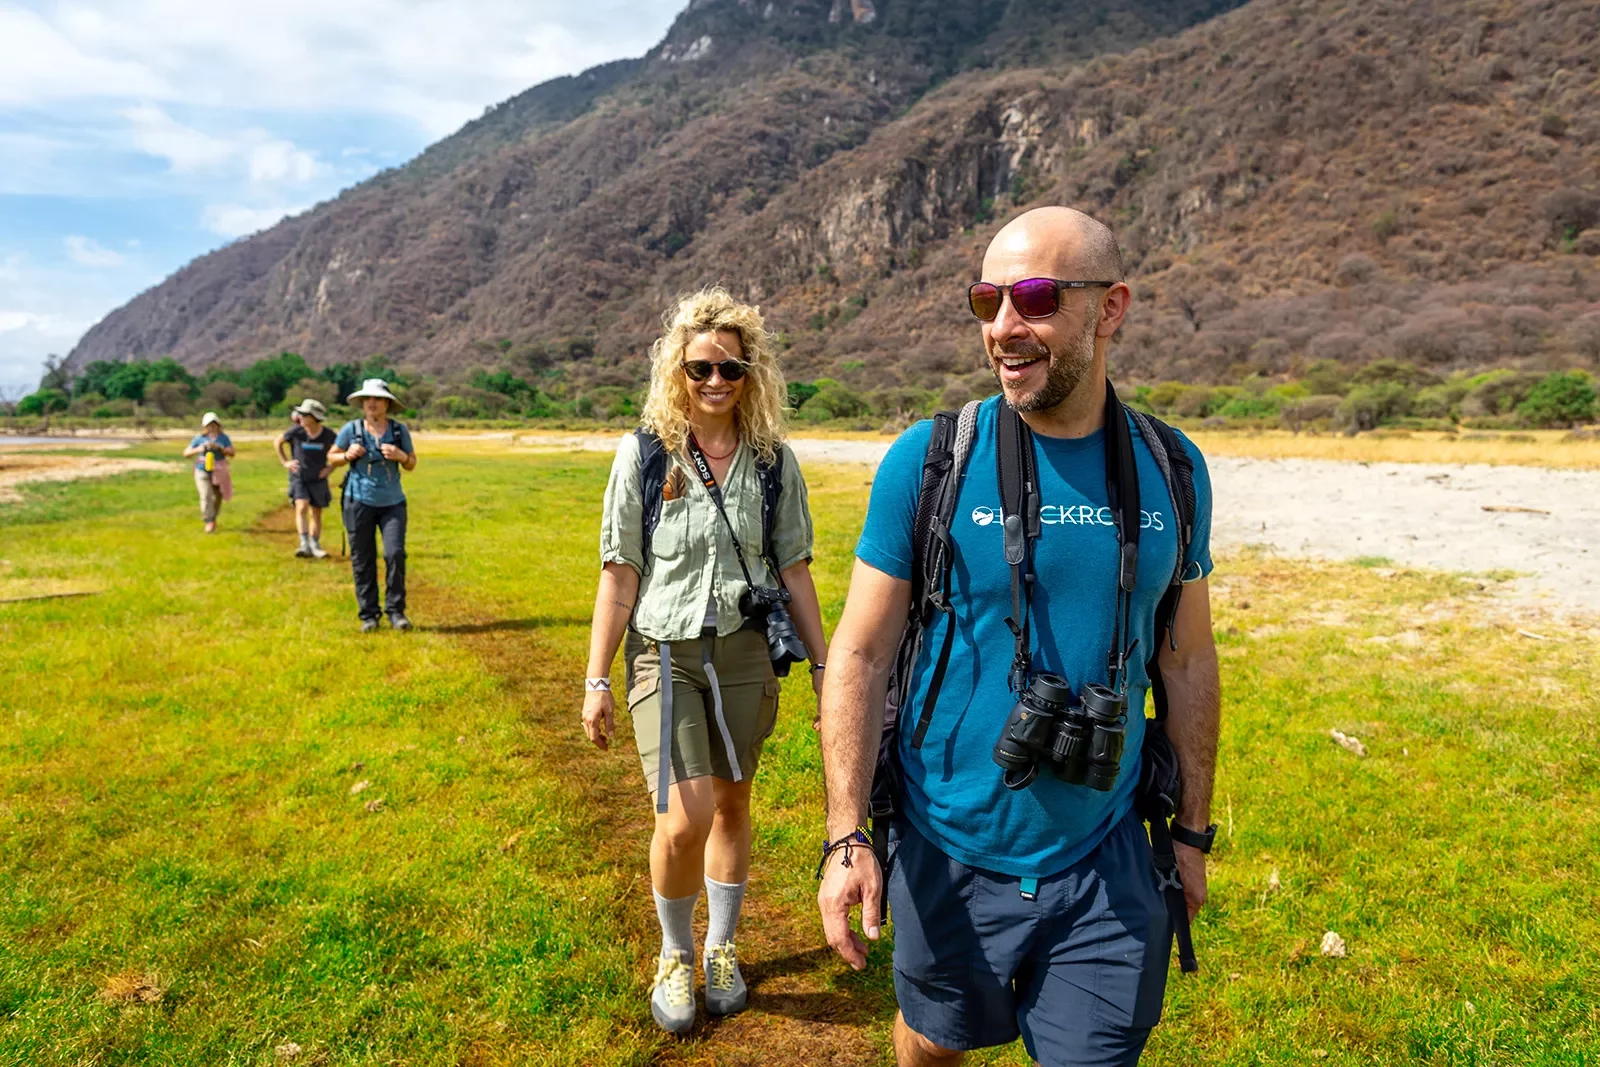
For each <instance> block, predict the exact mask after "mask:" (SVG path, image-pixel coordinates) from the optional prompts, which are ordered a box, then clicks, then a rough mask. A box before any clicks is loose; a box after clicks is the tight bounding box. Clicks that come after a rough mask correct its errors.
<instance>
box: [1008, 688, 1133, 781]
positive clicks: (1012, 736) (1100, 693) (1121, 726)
mask: <svg viewBox="0 0 1600 1067" xmlns="http://www.w3.org/2000/svg"><path fill="white" fill-rule="evenodd" d="M1126 723H1127V704H1126V702H1125V701H1124V699H1123V698H1122V697H1120V696H1118V695H1117V694H1116V693H1114V692H1112V691H1111V690H1110V689H1107V688H1106V687H1105V686H1103V685H1089V686H1085V687H1084V690H1083V699H1082V700H1081V701H1074V700H1073V698H1072V689H1071V687H1070V686H1068V685H1067V683H1066V680H1065V679H1063V678H1060V677H1058V676H1056V675H1054V674H1041V675H1039V676H1038V677H1036V678H1034V680H1033V682H1032V684H1030V685H1029V686H1028V688H1027V689H1025V690H1023V692H1022V695H1021V696H1020V697H1018V698H1017V702H1016V704H1015V705H1013V706H1012V708H1011V714H1010V715H1008V716H1006V725H1005V728H1004V729H1002V730H1001V731H1000V740H998V741H996V742H995V745H994V761H995V763H997V764H999V765H1000V766H1001V767H1002V768H1003V769H1004V770H1005V779H1004V781H1005V783H1006V788H1007V789H1026V788H1027V787H1028V786H1030V785H1032V784H1033V780H1034V779H1035V778H1037V777H1038V776H1039V766H1040V764H1044V765H1045V766H1047V767H1048V768H1049V769H1050V771H1051V773H1053V774H1054V775H1055V776H1056V777H1057V778H1060V779H1061V780H1062V781H1063V782H1066V783H1067V784H1069V785H1086V786H1088V787H1089V788H1090V789H1096V790H1099V791H1100V792H1102V793H1104V792H1107V791H1109V790H1110V789H1111V787H1112V786H1114V785H1116V784H1117V775H1118V773H1119V772H1120V770H1121V767H1122V742H1123V735H1124V733H1125V730H1126Z"/></svg>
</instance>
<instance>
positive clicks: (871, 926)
mask: <svg viewBox="0 0 1600 1067" xmlns="http://www.w3.org/2000/svg"><path fill="white" fill-rule="evenodd" d="M846 854H847V853H846V851H845V850H844V849H839V850H838V851H836V852H835V853H834V854H833V855H831V856H829V857H828V862H827V863H826V864H824V866H823V871H822V887H821V888H820V889H818V890H817V909H818V910H819V911H821V912H822V932H823V933H824V934H826V935H827V938H828V944H830V945H832V946H833V950H834V951H835V952H837V953H838V954H839V955H840V956H841V957H843V958H844V961H845V962H846V963H848V964H849V965H850V966H851V967H854V968H855V969H856V970H858V971H860V970H864V969H865V968H866V966H867V948H868V945H867V941H876V940H878V938H879V936H881V933H882V931H881V929H880V926H879V923H880V919H879V916H880V915H882V914H883V903H882V902H883V870H882V869H881V868H880V867H879V866H878V857H877V854H876V853H874V852H873V851H872V847H871V846H870V845H856V846H853V847H852V848H851V849H850V850H849V852H848V855H849V857H850V866H848V867H846V866H845V865H844V858H845V855H846ZM858 904H859V905H860V906H861V928H862V930H864V931H865V932H866V935H867V937H866V940H863V939H862V937H861V935H860V934H858V933H856V932H855V931H854V930H852V929H851V928H850V912H851V911H853V910H854V909H855V907H856V906H857V905H858Z"/></svg>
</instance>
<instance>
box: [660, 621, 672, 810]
mask: <svg viewBox="0 0 1600 1067" xmlns="http://www.w3.org/2000/svg"><path fill="white" fill-rule="evenodd" d="M657 647H658V648H659V649H660V655H661V663H660V666H659V669H660V671H661V757H660V762H659V763H658V764H657V769H656V814H657V815H665V814H666V813H667V800H668V797H667V789H668V787H669V786H671V784H672V646H671V645H670V644H668V643H667V642H665V641H662V642H661V643H660V645H658V646H657Z"/></svg>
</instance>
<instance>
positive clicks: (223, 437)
mask: <svg viewBox="0 0 1600 1067" xmlns="http://www.w3.org/2000/svg"><path fill="white" fill-rule="evenodd" d="M207 444H209V445H210V446H211V447H213V448H216V449H224V448H232V447H233V439H232V438H231V437H229V436H228V435H227V434H225V433H219V434H217V439H216V440H215V441H213V440H211V438H209V437H207V436H206V435H205V434H203V433H197V434H195V435H194V440H193V441H190V442H189V447H190V448H200V447H201V446H203V445H207ZM227 458H228V457H227V456H224V455H223V454H222V453H221V452H220V451H218V452H217V459H218V460H221V461H226V460H227ZM194 469H195V470H197V471H203V470H205V469H206V454H205V453H204V452H198V453H196V454H195V457H194Z"/></svg>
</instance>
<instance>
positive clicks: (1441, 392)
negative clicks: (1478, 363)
mask: <svg viewBox="0 0 1600 1067" xmlns="http://www.w3.org/2000/svg"><path fill="white" fill-rule="evenodd" d="M1470 391H1471V385H1470V384H1469V383H1468V380H1467V379H1466V378H1452V379H1450V380H1449V381H1447V382H1440V383H1439V384H1438V385H1430V386H1427V387H1426V388H1424V389H1419V390H1418V391H1417V395H1416V397H1415V398H1413V399H1412V401H1411V414H1413V415H1415V416H1417V417H1418V418H1421V419H1449V420H1452V421H1454V420H1458V419H1460V418H1461V402H1462V401H1463V400H1465V399H1466V398H1467V393H1468V392H1470Z"/></svg>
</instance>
